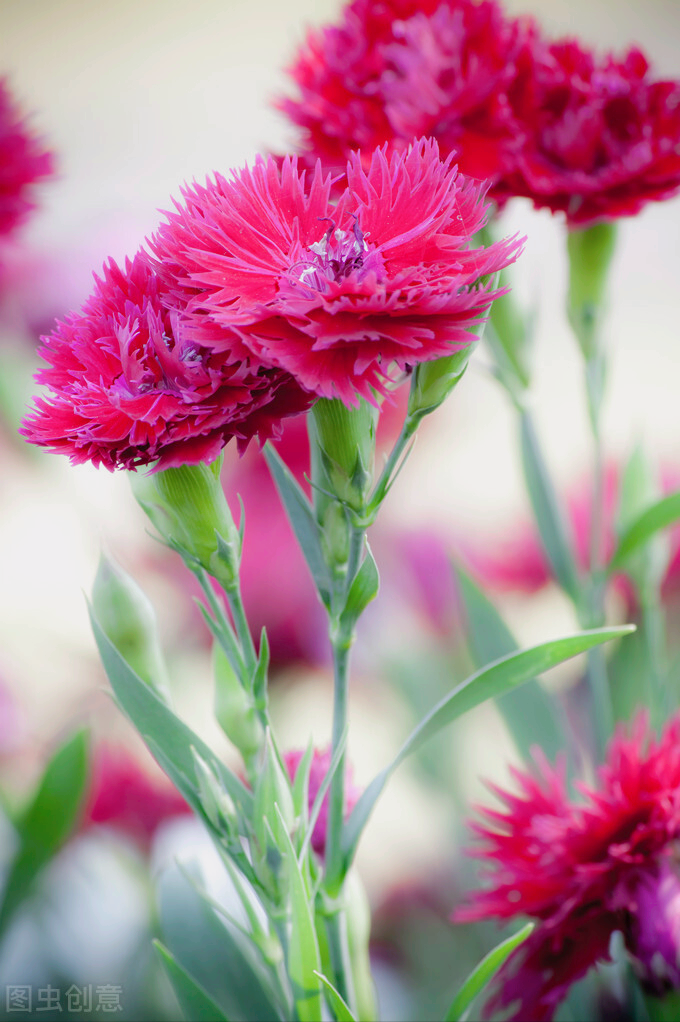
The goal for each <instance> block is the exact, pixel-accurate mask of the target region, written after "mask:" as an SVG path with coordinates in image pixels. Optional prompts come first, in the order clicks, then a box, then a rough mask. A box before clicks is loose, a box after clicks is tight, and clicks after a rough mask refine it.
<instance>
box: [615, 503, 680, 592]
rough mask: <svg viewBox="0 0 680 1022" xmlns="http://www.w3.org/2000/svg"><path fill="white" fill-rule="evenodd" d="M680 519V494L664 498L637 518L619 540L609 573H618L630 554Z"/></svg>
mask: <svg viewBox="0 0 680 1022" xmlns="http://www.w3.org/2000/svg"><path fill="white" fill-rule="evenodd" d="M678 519H680V493H672V494H671V495H670V496H669V497H663V498H662V499H661V500H659V501H657V503H656V504H653V505H652V506H651V507H649V508H647V510H646V511H643V513H642V514H641V515H640V516H639V518H636V520H635V521H634V522H633V523H632V525H630V526H629V527H628V528H627V529H626V531H625V532H624V534H623V536H622V537H621V539H620V540H619V543H618V546H617V548H616V550H615V551H614V556H613V557H612V559H611V561H610V562H609V565H608V568H607V570H608V571H609V572H613V571H618V570H619V569H620V568H621V567H622V566H623V563H624V561H625V560H626V558H627V557H629V556H630V554H632V553H634V551H635V550H637V549H638V547H640V546H642V545H643V544H644V543H646V542H647V540H648V539H651V537H652V536H653V535H654V533H655V532H658V531H659V530H660V529H665V528H667V526H669V525H672V524H673V523H674V522H676V521H677V520H678Z"/></svg>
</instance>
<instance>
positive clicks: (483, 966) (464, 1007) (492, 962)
mask: <svg viewBox="0 0 680 1022" xmlns="http://www.w3.org/2000/svg"><path fill="white" fill-rule="evenodd" d="M533 928H534V923H527V925H526V926H523V927H522V929H521V930H518V932H517V933H515V934H513V936H512V937H508V938H507V940H504V941H503V942H502V943H501V944H499V945H498V946H497V947H495V948H494V949H493V951H489V953H488V955H486V957H485V958H483V959H482V960H481V962H480V963H479V965H478V966H477V968H476V969H473V971H472V972H471V973H470V975H469V976H468V978H467V979H466V980H465V982H464V983H463V985H462V987H461V988H460V990H459V991H458V993H457V994H456V996H455V997H454V999H453V1002H452V1003H451V1007H450V1008H449V1010H448V1012H447V1014H446V1017H445V1020H444V1022H464V1019H466V1018H467V1014H468V1011H469V1010H470V1008H471V1006H472V1002H473V1001H474V999H475V997H477V995H478V994H480V993H481V992H482V990H483V989H484V987H485V986H486V985H487V983H489V981H490V980H492V979H493V977H494V976H495V975H496V973H497V972H498V970H499V969H500V967H501V965H503V963H504V962H505V961H506V959H507V958H509V956H510V955H511V954H512V952H513V951H514V950H515V948H516V947H519V945H520V944H522V943H523V942H524V941H525V940H526V939H527V937H528V936H529V934H530V933H531V931H532V930H533Z"/></svg>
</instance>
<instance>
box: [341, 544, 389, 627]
mask: <svg viewBox="0 0 680 1022" xmlns="http://www.w3.org/2000/svg"><path fill="white" fill-rule="evenodd" d="M379 587H380V576H379V575H378V566H377V564H376V563H375V558H374V557H373V554H372V553H371V548H370V547H369V545H368V543H366V556H365V557H364V560H363V562H362V564H361V567H360V568H359V570H358V572H357V573H356V575H355V576H354V581H353V582H352V584H351V586H350V588H349V593H348V594H347V602H346V604H345V608H344V610H343V612H342V614H341V616H340V622H341V626H342V627H345V628H346V627H349V628H353V627H354V625H355V623H356V622H357V621H358V619H359V618H360V617H361V615H362V613H363V612H364V610H365V609H366V607H367V606H368V605H369V603H370V602H371V600H374V599H375V598H376V596H377V595H378V589H379Z"/></svg>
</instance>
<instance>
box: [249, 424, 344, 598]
mask: <svg viewBox="0 0 680 1022" xmlns="http://www.w3.org/2000/svg"><path fill="white" fill-rule="evenodd" d="M264 456H265V458H266V461H267V465H268V466H269V471H270V472H271V474H272V478H273V479H274V483H275V484H276V488H277V490H278V492H279V496H280V498H281V502H282V504H283V506H284V508H285V509H286V514H287V515H288V520H289V521H290V524H291V526H292V528H293V532H294V533H295V536H296V538H297V541H298V543H299V544H300V548H301V550H302V553H303V554H304V557H305V560H306V561H307V565H308V567H309V570H310V571H311V573H312V578H313V579H314V584H315V585H316V588H317V590H318V593H319V596H320V597H321V600H322V602H323V604H324V605H325V606H326V607H330V600H331V596H330V594H331V589H332V581H331V577H330V574H329V571H328V567H327V565H326V562H325V560H324V556H323V550H322V546H321V537H320V535H319V526H318V525H317V521H316V518H315V516H314V511H313V509H312V506H311V504H310V503H309V500H308V499H307V496H306V494H305V492H304V490H303V489H302V487H301V486H300V484H299V483H298V482H297V480H296V479H295V477H294V476H293V474H292V472H291V471H290V469H289V468H288V466H287V465H286V463H285V462H284V461H283V459H282V458H281V455H280V454H279V452H278V451H277V450H276V448H275V447H273V446H272V444H271V443H269V442H267V443H266V444H265V445H264Z"/></svg>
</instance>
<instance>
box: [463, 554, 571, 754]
mask: <svg viewBox="0 0 680 1022" xmlns="http://www.w3.org/2000/svg"><path fill="white" fill-rule="evenodd" d="M455 572H456V580H457V583H458V592H459V593H460V596H461V598H462V601H463V606H464V610H465V617H466V624H467V638H468V644H469V646H470V652H471V653H472V655H473V660H474V662H475V664H476V666H477V667H482V666H483V665H484V664H488V663H491V662H492V661H493V660H498V658H499V657H503V656H507V654H509V653H513V652H515V650H517V649H519V646H518V644H517V641H516V640H515V637H514V635H513V634H512V632H511V631H510V629H509V628H508V627H507V625H506V624H505V622H504V621H503V618H502V617H501V616H500V614H499V613H498V611H497V610H496V608H495V607H494V606H493V604H492V603H491V602H490V601H489V600H488V599H487V598H486V596H485V595H484V593H483V592H482V591H481V589H479V587H478V586H477V585H475V583H474V582H473V580H472V579H471V578H470V576H469V575H467V574H466V573H465V572H464V571H463V570H462V569H461V568H459V567H456V569H455ZM496 705H497V707H498V711H499V713H500V714H501V716H502V717H503V720H504V721H505V723H506V726H507V728H508V731H509V732H510V734H511V736H512V738H513V740H514V742H515V745H516V746H517V751H518V752H519V753H520V755H521V756H522V758H523V759H526V758H527V755H528V753H529V750H530V748H531V746H532V745H535V744H536V743H538V744H539V745H540V746H541V748H542V749H543V751H544V752H545V754H546V756H547V757H548V759H554V757H555V755H556V754H557V753H558V752H559V750H560V749H565V748H566V747H567V740H566V736H565V733H564V728H563V727H562V724H561V721H560V718H559V715H558V712H557V706H556V704H555V701H554V700H553V699H551V697H550V695H549V694H548V693H547V692H546V690H545V689H544V687H543V686H542V685H541V683H540V682H539V681H537V680H536V679H531V680H530V681H527V682H526V683H525V684H524V685H522V686H521V687H520V688H515V689H511V691H509V692H506V693H505V695H502V696H500V697H499V699H498V700H497V703H496Z"/></svg>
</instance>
